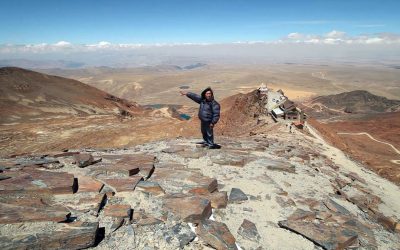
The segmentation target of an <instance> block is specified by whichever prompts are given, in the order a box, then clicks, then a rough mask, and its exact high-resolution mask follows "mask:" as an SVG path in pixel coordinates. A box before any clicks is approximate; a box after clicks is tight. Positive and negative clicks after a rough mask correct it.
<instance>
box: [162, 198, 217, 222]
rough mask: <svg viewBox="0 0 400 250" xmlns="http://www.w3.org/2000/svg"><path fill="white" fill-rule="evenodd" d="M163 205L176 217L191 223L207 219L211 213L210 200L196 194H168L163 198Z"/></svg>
mask: <svg viewBox="0 0 400 250" xmlns="http://www.w3.org/2000/svg"><path fill="white" fill-rule="evenodd" d="M163 206H164V208H165V209H166V210H167V211H169V212H171V213H172V214H174V215H175V216H176V217H177V218H178V219H182V220H183V221H186V222H192V223H199V222H200V221H201V220H204V219H208V218H209V217H210V216H211V213H212V210H211V203H210V201H209V200H207V199H204V198H201V197H198V196H184V195H176V196H170V197H167V198H165V199H164V202H163Z"/></svg>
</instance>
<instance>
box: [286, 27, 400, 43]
mask: <svg viewBox="0 0 400 250" xmlns="http://www.w3.org/2000/svg"><path fill="white" fill-rule="evenodd" d="M280 42H281V43H306V44H307V43H308V44H329V45H335V44H366V45H372V44H375V45H377V44H378V45H387V44H400V35H399V34H393V33H380V34H364V35H358V36H349V35H347V34H346V33H345V32H343V31H337V30H332V31H331V32H328V33H326V34H324V35H315V34H301V33H297V32H295V33H290V34H288V35H287V36H286V37H284V38H283V39H281V40H280Z"/></svg>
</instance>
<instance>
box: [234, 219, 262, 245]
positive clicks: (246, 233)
mask: <svg viewBox="0 0 400 250" xmlns="http://www.w3.org/2000/svg"><path fill="white" fill-rule="evenodd" d="M238 234H239V235H241V236H242V237H244V238H246V239H249V240H252V241H258V240H260V238H261V237H260V235H259V233H258V230H257V227H256V224H254V223H253V222H251V221H249V220H246V219H244V220H243V222H242V225H240V227H239V230H238Z"/></svg>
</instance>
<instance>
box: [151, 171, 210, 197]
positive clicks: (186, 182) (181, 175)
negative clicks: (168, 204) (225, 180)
mask: <svg viewBox="0 0 400 250" xmlns="http://www.w3.org/2000/svg"><path fill="white" fill-rule="evenodd" d="M150 180H151V181H156V182H158V183H159V184H160V186H161V187H162V188H163V189H164V190H165V191H166V192H167V193H170V194H171V193H180V192H184V193H187V192H189V191H190V190H192V189H203V190H204V191H207V192H210V193H211V192H213V191H215V190H216V189H217V186H218V182H217V180H216V179H214V178H210V177H206V176H204V175H202V174H201V173H200V172H198V171H194V170H190V169H173V170H171V169H168V168H157V169H156V170H155V171H154V173H153V175H152V177H151V178H150Z"/></svg>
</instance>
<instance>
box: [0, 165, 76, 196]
mask: <svg viewBox="0 0 400 250" xmlns="http://www.w3.org/2000/svg"><path fill="white" fill-rule="evenodd" d="M5 174H6V175H7V176H9V177H11V178H9V179H7V180H2V181H1V182H0V194H10V193H18V192H24V193H25V192H33V193H37V192H48V193H53V194H67V193H73V192H74V191H75V190H76V183H75V181H74V176H73V175H72V174H68V173H64V172H51V171H44V170H36V169H31V168H29V169H28V168H25V169H23V170H19V171H7V172H5Z"/></svg>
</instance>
